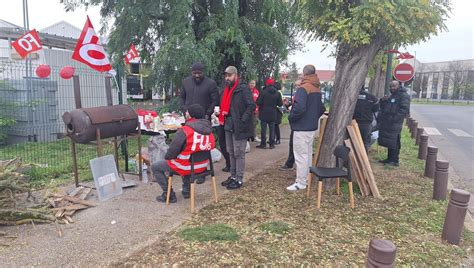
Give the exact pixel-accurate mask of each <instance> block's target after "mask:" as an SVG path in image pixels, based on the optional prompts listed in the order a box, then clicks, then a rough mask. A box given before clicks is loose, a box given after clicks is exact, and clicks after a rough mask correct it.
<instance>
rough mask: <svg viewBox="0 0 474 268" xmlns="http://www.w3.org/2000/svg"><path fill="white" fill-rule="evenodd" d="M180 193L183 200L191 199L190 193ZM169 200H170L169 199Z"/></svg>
mask: <svg viewBox="0 0 474 268" xmlns="http://www.w3.org/2000/svg"><path fill="white" fill-rule="evenodd" d="M181 193H182V194H183V198H184V199H189V198H190V197H191V193H190V192H184V191H181ZM170 199H171V198H170Z"/></svg>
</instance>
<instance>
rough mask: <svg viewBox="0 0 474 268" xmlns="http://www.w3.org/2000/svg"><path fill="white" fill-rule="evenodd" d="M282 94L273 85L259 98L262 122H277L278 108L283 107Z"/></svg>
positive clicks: (267, 87)
mask: <svg viewBox="0 0 474 268" xmlns="http://www.w3.org/2000/svg"><path fill="white" fill-rule="evenodd" d="M280 96H281V95H280V93H279V92H278V91H277V89H276V88H275V87H274V86H273V85H269V86H266V87H265V88H264V89H263V90H262V92H261V94H260V95H259V96H258V98H257V101H256V102H257V105H258V107H259V116H258V117H259V118H260V120H262V121H264V122H268V123H272V122H275V121H276V120H277V106H281V105H283V101H282V99H281V97H280Z"/></svg>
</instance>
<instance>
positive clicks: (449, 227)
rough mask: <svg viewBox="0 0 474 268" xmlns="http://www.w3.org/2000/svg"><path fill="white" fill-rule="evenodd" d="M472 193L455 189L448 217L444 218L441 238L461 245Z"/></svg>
mask: <svg viewBox="0 0 474 268" xmlns="http://www.w3.org/2000/svg"><path fill="white" fill-rule="evenodd" d="M470 197H471V194H470V193H469V192H466V191H464V190H460V189H453V190H452V191H451V198H450V200H449V204H448V209H447V211H446V218H445V219H444V226H443V234H442V235H441V239H443V240H446V241H448V243H450V244H453V245H459V242H460V240H461V235H462V231H463V229H464V218H465V217H466V212H467V207H468V204H469V199H470Z"/></svg>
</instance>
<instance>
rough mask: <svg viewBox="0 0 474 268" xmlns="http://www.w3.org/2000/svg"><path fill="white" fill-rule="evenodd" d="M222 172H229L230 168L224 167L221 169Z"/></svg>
mask: <svg viewBox="0 0 474 268" xmlns="http://www.w3.org/2000/svg"><path fill="white" fill-rule="evenodd" d="M222 171H224V172H230V167H229V166H226V167H225V168H223V169H222Z"/></svg>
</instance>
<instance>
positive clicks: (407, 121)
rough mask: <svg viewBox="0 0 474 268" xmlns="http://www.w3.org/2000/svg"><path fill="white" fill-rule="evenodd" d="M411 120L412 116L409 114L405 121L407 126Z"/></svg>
mask: <svg viewBox="0 0 474 268" xmlns="http://www.w3.org/2000/svg"><path fill="white" fill-rule="evenodd" d="M410 120H411V117H410V116H407V118H406V119H405V123H406V124H407V127H409V126H410Z"/></svg>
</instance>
